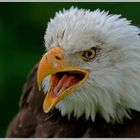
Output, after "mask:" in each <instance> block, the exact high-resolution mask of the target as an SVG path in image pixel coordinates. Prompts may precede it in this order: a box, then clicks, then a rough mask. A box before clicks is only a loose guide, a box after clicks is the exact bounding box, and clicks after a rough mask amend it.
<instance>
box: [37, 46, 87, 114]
mask: <svg viewBox="0 0 140 140" xmlns="http://www.w3.org/2000/svg"><path fill="white" fill-rule="evenodd" d="M66 71H67V72H68V71H73V72H74V71H78V72H81V73H83V75H84V78H83V79H82V80H81V81H80V82H79V83H82V82H83V81H84V80H85V79H86V78H87V76H88V72H87V71H86V70H84V69H78V68H74V67H71V66H70V65H69V64H66V62H65V60H64V50H63V49H62V48H61V47H54V48H52V49H51V50H49V51H48V52H47V53H45V55H44V56H43V57H42V59H41V60H40V63H39V66H38V71H37V82H38V86H39V90H41V88H42V81H43V79H44V78H45V77H46V76H48V75H51V79H50V83H51V86H53V82H55V80H54V81H53V78H54V76H53V75H55V74H56V73H57V72H66ZM79 83H77V85H78V84H79ZM75 85H76V84H75ZM73 87H74V86H72V87H70V88H69V89H67V90H65V92H63V93H62V94H60V95H57V96H56V97H53V96H52V95H51V94H50V89H51V87H48V93H47V95H46V97H45V100H44V103H43V110H44V112H49V111H50V110H51V109H52V108H53V107H54V106H55V105H56V103H58V102H59V101H60V100H61V99H62V98H63V97H64V96H65V95H67V94H68V91H70V90H71V89H72V88H73Z"/></svg>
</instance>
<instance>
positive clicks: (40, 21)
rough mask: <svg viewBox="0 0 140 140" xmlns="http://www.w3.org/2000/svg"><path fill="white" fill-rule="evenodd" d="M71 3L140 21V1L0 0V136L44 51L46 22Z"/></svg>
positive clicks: (136, 21) (3, 133)
mask: <svg viewBox="0 0 140 140" xmlns="http://www.w3.org/2000/svg"><path fill="white" fill-rule="evenodd" d="M71 6H76V7H78V8H86V9H91V10H94V9H97V8H100V9H105V10H109V11H110V13H111V14H122V16H123V17H127V18H128V19H130V20H132V21H133V22H132V23H133V24H134V25H140V15H139V14H140V3H101V2H100V3H78V2H77V3H62V2H61V3H0V137H4V136H5V132H6V129H7V127H8V124H9V122H10V121H11V119H12V118H13V116H14V115H15V114H16V113H17V111H18V101H19V98H20V95H21V90H22V86H23V84H24V82H25V81H26V76H27V74H28V73H29V71H30V70H31V69H32V67H33V66H34V65H35V64H36V62H37V61H38V60H39V59H40V57H41V56H42V54H43V52H44V40H43V36H44V32H45V29H46V25H47V22H48V21H49V19H50V17H51V18H52V17H54V15H55V12H56V11H58V10H62V9H63V8H66V9H68V8H70V7H71Z"/></svg>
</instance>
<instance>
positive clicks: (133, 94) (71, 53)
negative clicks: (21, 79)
mask: <svg viewBox="0 0 140 140" xmlns="http://www.w3.org/2000/svg"><path fill="white" fill-rule="evenodd" d="M139 33H140V30H139V28H137V27H136V26H133V25H132V24H131V22H130V21H129V20H127V19H126V18H121V15H110V14H109V13H108V12H105V11H101V10H99V9H97V10H95V11H90V10H84V9H78V8H70V9H69V10H63V11H60V12H58V13H56V16H55V17H54V19H51V20H50V22H49V23H48V26H47V29H46V32H45V36H44V40H45V47H46V50H45V53H44V55H43V56H42V58H41V60H40V62H39V63H38V64H37V65H36V66H35V68H34V69H33V70H32V72H31V74H30V75H29V77H28V80H27V82H26V84H25V86H24V88H23V91H22V95H21V98H20V102H19V106H20V111H19V112H18V114H17V115H16V117H15V118H14V119H13V121H12V122H11V124H10V125H9V128H8V131H7V134H6V137H140V132H139V130H140V113H139V111H140V37H139Z"/></svg>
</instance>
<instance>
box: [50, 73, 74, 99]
mask: <svg viewBox="0 0 140 140" xmlns="http://www.w3.org/2000/svg"><path fill="white" fill-rule="evenodd" d="M74 79H75V76H74V75H68V74H64V75H63V76H62V78H61V79H60V81H59V82H58V84H57V85H56V87H55V88H54V90H53V94H54V95H55V96H57V95H59V94H60V93H62V92H63V91H64V90H66V89H67V88H68V87H70V86H71V85H72V84H73V83H75V82H74V81H75V80H74Z"/></svg>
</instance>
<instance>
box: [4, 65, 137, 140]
mask: <svg viewBox="0 0 140 140" xmlns="http://www.w3.org/2000/svg"><path fill="white" fill-rule="evenodd" d="M37 67H38V66H37V65H36V66H35V68H34V69H33V70H32V72H31V73H30V75H29V77H28V80H27V82H26V84H25V85H24V88H23V91H22V95H21V98H20V102H19V106H20V110H19V113H18V114H17V115H16V116H15V118H14V119H13V121H12V122H11V124H10V125H9V128H8V131H7V134H6V137H41V138H43V137H61V138H62V137H65V138H66V137H73V138H77V137H96V138H97V137H98V138H99V137H116V138H117V137H140V113H139V112H132V120H128V119H124V121H123V124H117V123H116V124H110V123H107V122H105V121H104V120H103V119H102V118H101V117H100V116H99V115H97V116H96V120H95V122H92V121H91V120H88V121H86V120H85V118H84V116H83V117H81V118H79V119H78V120H76V118H74V117H72V118H71V119H70V120H68V119H67V116H65V117H62V116H61V114H60V113H59V111H58V110H55V109H54V110H53V111H52V112H50V113H47V114H46V113H44V112H43V110H42V104H43V100H44V97H45V95H44V94H43V93H42V92H39V91H38V86H37V81H36V72H37Z"/></svg>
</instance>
